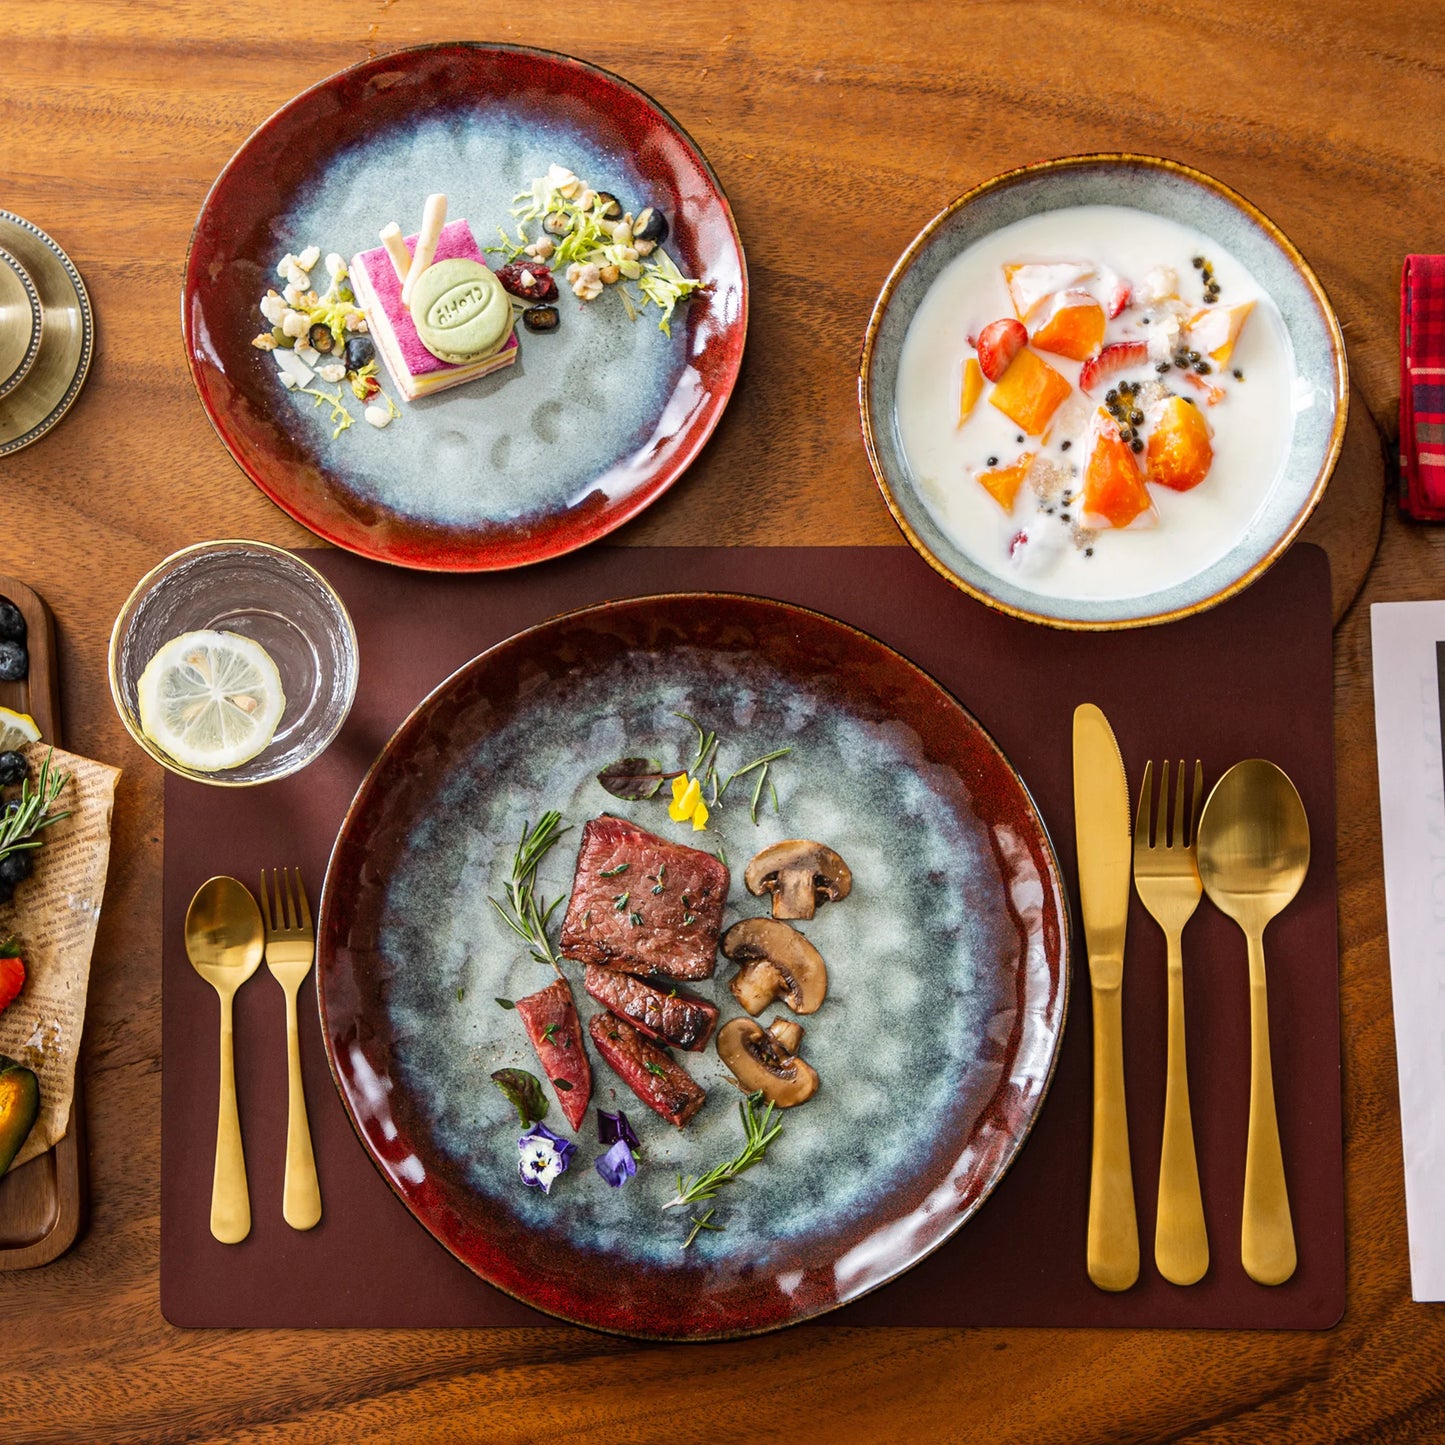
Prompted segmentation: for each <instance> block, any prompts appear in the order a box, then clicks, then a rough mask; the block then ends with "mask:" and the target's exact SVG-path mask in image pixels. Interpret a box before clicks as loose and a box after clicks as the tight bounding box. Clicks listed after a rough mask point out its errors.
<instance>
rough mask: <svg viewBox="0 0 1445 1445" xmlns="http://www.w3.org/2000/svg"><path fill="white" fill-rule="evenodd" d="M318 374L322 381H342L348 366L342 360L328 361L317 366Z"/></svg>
mask: <svg viewBox="0 0 1445 1445" xmlns="http://www.w3.org/2000/svg"><path fill="white" fill-rule="evenodd" d="M316 374H317V376H319V377H320V378H321V379H322V381H341V380H343V379H344V378H345V376H346V366H345V364H344V363H343V362H340V361H328V362H327V363H326V364H325V365H324V366H318V367H317V368H316Z"/></svg>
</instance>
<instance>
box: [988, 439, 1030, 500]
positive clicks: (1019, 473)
mask: <svg viewBox="0 0 1445 1445" xmlns="http://www.w3.org/2000/svg"><path fill="white" fill-rule="evenodd" d="M1033 464H1034V454H1033V452H1024V453H1023V454H1022V455H1021V456H1020V457H1019V459H1018V461H1016V462H1014V463H1013V464H1012V465H1011V466H1007V467H990V468H989V469H988V470H987V471H984V472H980V473H979V474H978V480H979V483H980V485H981V486H982V487H983V489H984V490H985V491H986V492H987V493H988V494H989V496H991V497H992V498H993V499H994V501H996V502H997V503H998V504H999V506H1001V507H1002V508H1003V509H1004V511H1005V512H1012V511H1013V509H1014V498H1015V497H1017V496H1018V494H1019V488H1020V487H1021V486H1023V482H1024V478H1025V477H1026V476H1028V474H1029V468H1030V467H1031V466H1033Z"/></svg>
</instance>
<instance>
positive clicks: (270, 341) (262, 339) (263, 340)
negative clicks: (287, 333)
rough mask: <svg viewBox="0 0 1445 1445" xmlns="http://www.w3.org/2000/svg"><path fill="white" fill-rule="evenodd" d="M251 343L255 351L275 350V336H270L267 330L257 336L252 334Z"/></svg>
mask: <svg viewBox="0 0 1445 1445" xmlns="http://www.w3.org/2000/svg"><path fill="white" fill-rule="evenodd" d="M251 345H252V346H254V347H255V348H256V350H257V351H275V349H276V338H275V337H274V336H272V335H271V333H270V332H269V331H263V332H262V333H261V334H260V335H259V336H253V337H252V338H251Z"/></svg>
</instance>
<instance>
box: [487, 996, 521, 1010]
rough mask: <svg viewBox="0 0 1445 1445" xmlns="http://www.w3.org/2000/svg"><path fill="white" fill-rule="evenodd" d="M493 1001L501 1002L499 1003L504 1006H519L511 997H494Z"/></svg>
mask: <svg viewBox="0 0 1445 1445" xmlns="http://www.w3.org/2000/svg"><path fill="white" fill-rule="evenodd" d="M492 1002H493V1003H499V1004H501V1006H502V1007H503V1008H516V1006H517V1005H516V1004H514V1003H513V1002H512V1000H511V999H509V998H497V999H493V1000H492Z"/></svg>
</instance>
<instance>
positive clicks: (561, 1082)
mask: <svg viewBox="0 0 1445 1445" xmlns="http://www.w3.org/2000/svg"><path fill="white" fill-rule="evenodd" d="M552 1087H553V1088H555V1089H561V1091H562V1092H563V1093H564V1094H570V1093H571V1092H572V1085H571V1084H569V1083H568V1082H567V1080H566V1079H553V1080H552Z"/></svg>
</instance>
